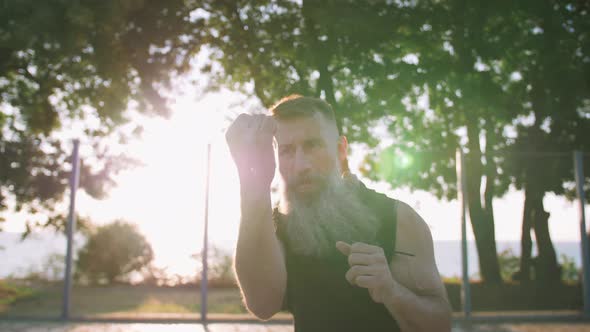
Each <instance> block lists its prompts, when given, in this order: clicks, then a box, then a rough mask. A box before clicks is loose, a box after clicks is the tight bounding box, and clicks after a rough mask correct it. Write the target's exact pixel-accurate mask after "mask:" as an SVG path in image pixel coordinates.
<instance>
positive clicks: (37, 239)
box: [0, 232, 581, 278]
mask: <svg viewBox="0 0 590 332" xmlns="http://www.w3.org/2000/svg"><path fill="white" fill-rule="evenodd" d="M80 240H81V239H80ZM77 242H78V243H80V244H81V243H82V241H77ZM554 245H555V249H556V251H557V256H558V257H561V254H565V255H566V256H568V257H571V258H573V259H574V261H575V262H576V265H578V266H580V262H581V259H580V255H581V250H580V245H579V243H578V242H555V243H554ZM2 247H3V249H1V248H2ZM77 247H80V245H78V246H77ZM220 247H221V248H223V247H224V246H223V245H221V246H220ZM497 248H498V251H502V250H505V249H507V248H510V249H511V250H512V252H513V253H514V254H515V255H520V243H519V242H518V241H498V242H497ZM155 249H157V248H155ZM227 249H230V248H227ZM434 250H435V256H436V263H437V266H438V270H439V272H440V274H441V275H443V276H447V277H451V276H460V275H461V242H460V241H435V242H434ZM468 250H469V255H468V256H469V274H470V275H472V276H473V275H474V274H477V273H478V270H479V267H478V260H477V251H476V248H475V243H474V242H469V243H468ZM65 251H66V241H65V237H64V236H63V235H61V234H55V233H53V232H43V233H40V234H34V235H33V236H31V237H30V238H28V239H26V240H24V241H22V242H21V241H20V234H17V233H7V232H0V278H3V277H7V276H9V275H13V276H16V277H19V276H23V275H26V274H27V273H28V272H29V271H31V270H39V269H40V268H41V266H42V264H43V263H44V262H45V261H47V258H48V256H49V255H52V254H62V255H65ZM533 254H534V251H533Z"/></svg>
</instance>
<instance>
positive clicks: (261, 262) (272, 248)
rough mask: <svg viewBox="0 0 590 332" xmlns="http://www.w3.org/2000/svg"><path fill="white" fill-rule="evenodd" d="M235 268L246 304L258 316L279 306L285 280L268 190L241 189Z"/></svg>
mask: <svg viewBox="0 0 590 332" xmlns="http://www.w3.org/2000/svg"><path fill="white" fill-rule="evenodd" d="M235 270H236V275H237V278H238V283H239V285H240V289H241V290H242V293H243V295H244V300H245V304H246V307H247V308H248V310H249V311H250V312H252V313H253V314H254V315H256V316H257V317H258V318H260V319H269V318H270V317H272V316H273V315H274V314H275V313H277V312H278V311H279V310H280V309H281V304H282V301H283V297H284V294H285V289H286V284H287V271H286V268H285V258H284V254H283V248H282V245H281V244H280V242H279V240H278V239H277V237H276V235H275V233H274V227H273V224H272V209H271V202H270V192H269V193H267V194H255V195H253V194H252V193H251V192H250V193H244V192H242V220H241V223H240V231H239V235H238V244H237V247H236V254H235Z"/></svg>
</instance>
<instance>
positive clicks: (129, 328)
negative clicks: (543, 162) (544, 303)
mask: <svg viewBox="0 0 590 332" xmlns="http://www.w3.org/2000/svg"><path fill="white" fill-rule="evenodd" d="M0 331H2V332H99V331H106V332H156V331H166V332H188V331H190V332H292V331H293V327H292V325H283V324H231V323H219V324H208V325H207V326H206V327H205V326H203V325H202V324H192V323H190V324H189V323H183V324H156V323H141V324H137V323H132V324H127V323H125V324H124V323H59V322H11V321H0ZM484 331H485V332H492V331H495V332H548V331H559V332H590V323H575V322H572V323H522V324H517V323H515V324H510V323H508V324H489V323H488V324H473V325H472V326H467V325H466V324H461V323H455V324H454V326H453V332H484Z"/></svg>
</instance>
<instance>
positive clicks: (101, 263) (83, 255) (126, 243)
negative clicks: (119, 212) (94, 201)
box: [76, 220, 154, 284]
mask: <svg viewBox="0 0 590 332" xmlns="http://www.w3.org/2000/svg"><path fill="white" fill-rule="evenodd" d="M153 258H154V254H153V251H152V247H151V245H150V244H149V243H148V241H147V240H146V239H145V237H144V236H143V235H142V234H141V233H140V232H139V231H138V230H137V227H136V226H135V225H133V224H129V223H126V222H124V221H120V220H119V221H115V222H113V223H111V224H107V225H104V226H101V227H98V229H97V230H96V232H94V233H93V234H92V235H90V237H89V238H88V242H87V243H86V244H85V245H84V247H82V249H80V251H79V252H78V259H77V261H76V268H77V270H76V275H77V277H78V278H84V279H86V280H88V281H89V282H91V283H101V282H107V283H109V284H111V283H113V282H115V281H117V280H122V279H123V278H124V277H125V276H127V275H128V274H129V273H131V272H133V271H137V272H139V271H141V270H142V269H143V268H146V267H148V266H149V264H150V262H151V261H152V259H153Z"/></svg>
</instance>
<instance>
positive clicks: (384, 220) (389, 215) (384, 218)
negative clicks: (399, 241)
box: [366, 189, 399, 262]
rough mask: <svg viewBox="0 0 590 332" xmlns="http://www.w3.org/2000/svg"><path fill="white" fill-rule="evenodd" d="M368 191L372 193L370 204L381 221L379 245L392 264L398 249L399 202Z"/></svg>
mask: <svg viewBox="0 0 590 332" xmlns="http://www.w3.org/2000/svg"><path fill="white" fill-rule="evenodd" d="M366 190H368V191H370V194H369V195H370V196H372V198H371V200H370V201H369V202H370V203H369V204H372V205H373V207H374V208H375V211H376V212H377V215H378V218H379V220H380V227H379V231H378V234H377V239H376V240H377V243H378V245H379V246H381V247H382V248H383V251H384V253H385V257H386V258H387V261H388V262H391V259H392V258H393V255H394V253H395V247H396V246H395V242H396V236H397V206H398V202H399V201H398V200H396V199H393V198H390V197H387V196H386V195H384V194H381V193H378V192H375V191H373V190H371V189H366Z"/></svg>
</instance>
